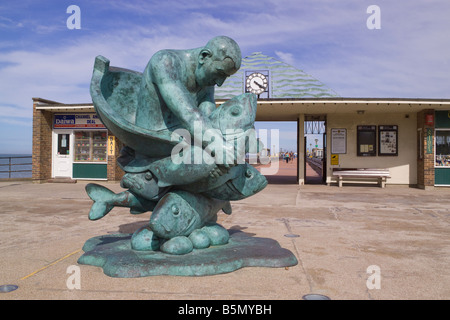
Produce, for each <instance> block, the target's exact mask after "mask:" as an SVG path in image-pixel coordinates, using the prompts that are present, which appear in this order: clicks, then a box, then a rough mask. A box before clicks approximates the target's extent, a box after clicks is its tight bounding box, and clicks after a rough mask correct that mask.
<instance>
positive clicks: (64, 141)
mask: <svg viewBox="0 0 450 320" xmlns="http://www.w3.org/2000/svg"><path fill="white" fill-rule="evenodd" d="M52 171H53V177H54V178H72V132H71V131H58V132H57V133H56V132H54V133H53V165H52Z"/></svg>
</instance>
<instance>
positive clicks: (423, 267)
mask: <svg viewBox="0 0 450 320" xmlns="http://www.w3.org/2000/svg"><path fill="white" fill-rule="evenodd" d="M85 184H86V183H85V182H80V181H79V182H78V183H76V184H59V183H48V184H33V183H31V182H23V181H22V182H15V181H6V182H0V219H1V224H0V255H1V257H2V258H1V259H0V270H1V272H0V285H5V284H14V285H17V286H19V288H18V289H17V290H15V291H13V292H9V293H0V299H169V300H170V299H186V300H189V299H199V300H203V299H243V300H247V299H269V300H275V299H283V300H284V299H293V300H301V299H302V297H303V296H304V295H305V294H308V293H316V294H323V295H326V296H328V297H330V298H331V299H333V300H337V299H362V300H368V299H450V270H449V268H448V266H449V265H450V237H449V234H450V233H449V231H450V209H449V208H450V189H445V188H444V189H436V190H426V191H425V190H419V189H413V188H407V187H395V186H389V185H388V186H387V187H386V188H385V189H381V188H378V187H375V186H361V187H353V186H344V187H343V188H337V187H335V186H324V185H307V186H301V187H299V186H298V185H295V184H288V185H282V184H270V185H269V186H268V187H267V188H266V189H264V190H263V191H262V192H261V193H259V194H257V195H255V196H254V197H251V198H249V199H246V200H242V201H238V202H234V203H233V214H231V215H230V216H227V215H224V214H220V218H219V222H220V223H222V224H223V225H224V226H225V227H226V228H228V229H234V230H239V231H241V232H245V233H247V234H248V235H250V236H255V237H265V238H272V239H275V240H276V241H278V242H279V243H280V245H281V246H282V247H284V248H287V249H289V250H291V251H292V252H293V253H294V254H295V256H296V257H297V259H298V261H299V264H298V265H297V266H294V267H290V268H287V269H285V268H244V269H240V270H237V271H235V272H232V273H228V274H221V275H216V276H205V277H175V276H155V277H148V278H135V279H117V278H110V277H108V276H106V275H104V274H103V272H102V270H101V269H100V268H96V267H92V266H85V265H80V266H79V268H80V269H79V272H80V273H79V275H80V284H81V289H70V288H69V287H70V286H69V287H68V285H67V281H68V279H69V277H70V276H71V275H72V274H71V272H73V271H71V270H72V269H70V268H71V266H77V259H78V258H79V257H80V256H81V254H82V251H81V248H82V246H83V244H84V243H85V241H86V240H88V239H89V238H91V237H94V236H98V235H103V234H114V233H131V232H134V231H135V230H136V229H137V228H139V227H140V226H143V225H145V224H146V222H147V221H148V219H149V217H150V213H145V214H143V215H130V214H129V213H128V210H127V209H125V208H114V209H113V211H112V212H111V213H110V214H108V215H107V216H106V217H104V218H103V219H101V220H98V221H89V220H88V217H87V214H88V212H89V208H90V206H91V200H90V199H89V198H88V197H87V195H86V193H85V191H84V187H85ZM102 184H104V185H106V186H107V187H109V188H111V189H113V190H115V191H116V192H119V191H121V190H122V189H121V188H120V186H119V184H117V183H106V182H105V183H102ZM286 235H297V237H287V236H286ZM68 271H69V273H67V272H68ZM368 280H369V281H368Z"/></svg>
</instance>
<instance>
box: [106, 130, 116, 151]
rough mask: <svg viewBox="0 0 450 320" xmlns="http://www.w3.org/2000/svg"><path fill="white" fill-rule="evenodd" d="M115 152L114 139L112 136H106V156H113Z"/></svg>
mask: <svg viewBox="0 0 450 320" xmlns="http://www.w3.org/2000/svg"><path fill="white" fill-rule="evenodd" d="M115 151H116V138H115V137H114V136H111V135H109V136H108V156H114V153H115Z"/></svg>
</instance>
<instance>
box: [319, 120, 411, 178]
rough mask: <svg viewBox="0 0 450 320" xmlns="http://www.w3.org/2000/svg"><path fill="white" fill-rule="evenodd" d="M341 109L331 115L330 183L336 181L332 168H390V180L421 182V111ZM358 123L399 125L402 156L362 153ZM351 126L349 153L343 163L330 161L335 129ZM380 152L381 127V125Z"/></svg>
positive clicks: (342, 157)
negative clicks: (359, 110)
mask: <svg viewBox="0 0 450 320" xmlns="http://www.w3.org/2000/svg"><path fill="white" fill-rule="evenodd" d="M405 115H406V114H405V113H367V112H366V113H365V114H363V115H359V114H356V113H355V114H353V113H347V114H345V113H340V114H328V115H327V183H330V182H335V181H336V179H335V177H333V176H332V173H333V170H332V168H333V167H334V168H336V167H341V168H388V169H389V170H390V173H391V178H390V179H388V180H387V184H406V185H409V184H417V115H416V113H409V114H407V115H408V116H409V118H406V116H405ZM358 125H376V126H378V125H397V126H398V156H378V155H377V156H375V157H358V156H357V155H356V147H357V145H356V131H357V126H358ZM332 128H345V129H347V153H346V154H340V155H339V165H337V166H332V165H330V159H331V129H332ZM377 154H378V128H377Z"/></svg>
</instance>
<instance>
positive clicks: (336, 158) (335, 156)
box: [330, 154, 339, 166]
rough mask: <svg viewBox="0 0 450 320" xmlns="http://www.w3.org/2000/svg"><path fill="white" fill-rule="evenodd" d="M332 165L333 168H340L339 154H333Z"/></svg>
mask: <svg viewBox="0 0 450 320" xmlns="http://www.w3.org/2000/svg"><path fill="white" fill-rule="evenodd" d="M330 164H331V165H332V166H338V165H339V155H338V154H332V155H331V161H330Z"/></svg>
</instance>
